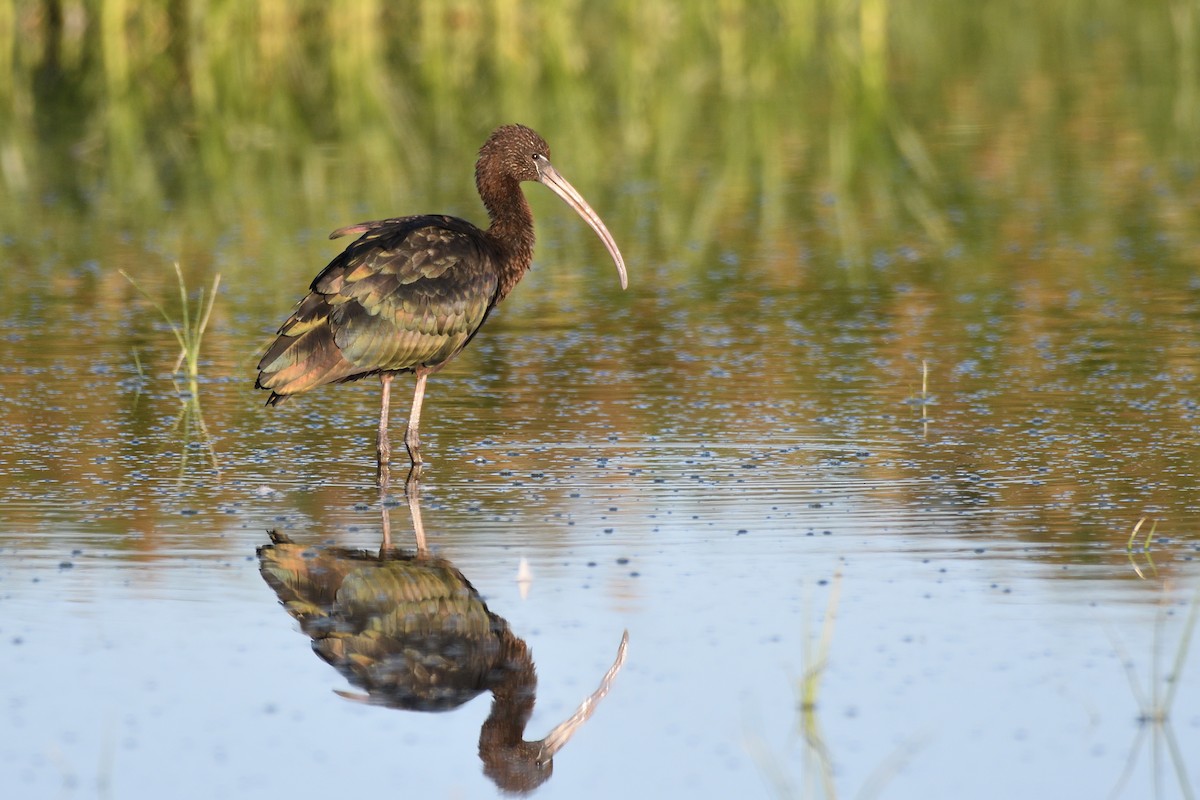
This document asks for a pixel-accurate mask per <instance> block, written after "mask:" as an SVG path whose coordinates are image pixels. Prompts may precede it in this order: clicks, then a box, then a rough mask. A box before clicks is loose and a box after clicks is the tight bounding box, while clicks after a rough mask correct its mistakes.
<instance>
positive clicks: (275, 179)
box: [0, 0, 1200, 304]
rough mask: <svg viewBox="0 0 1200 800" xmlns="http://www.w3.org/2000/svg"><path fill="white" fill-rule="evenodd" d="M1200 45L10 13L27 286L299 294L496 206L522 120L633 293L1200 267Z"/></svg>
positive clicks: (958, 34)
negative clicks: (329, 269) (803, 279)
mask: <svg viewBox="0 0 1200 800" xmlns="http://www.w3.org/2000/svg"><path fill="white" fill-rule="evenodd" d="M1198 34H1200V11H1198V6H1197V3H1196V2H1195V1H1194V0H1154V1H1152V2H1144V3H1136V4H1134V3H1129V2H1126V1H1125V0H1090V1H1085V0H1075V1H1073V2H1057V3H1056V2H1051V3H1046V2H1038V1H1037V0H1004V1H1003V2H992V3H984V4H977V3H963V2H961V0H774V1H773V2H770V1H768V2H748V0H707V1H706V2H695V3H677V2H669V0H621V1H620V2H613V3H586V2H583V0H562V1H561V2H555V3H540V2H529V1H528V0H490V1H488V2H467V0H419V1H417V2H408V3H386V2H383V0H259V1H258V2H254V3H240V2H232V0H164V2H135V0H0V53H3V57H2V58H0V185H2V186H3V195H4V197H3V199H0V236H2V237H3V252H5V259H6V261H7V262H8V267H7V269H6V272H7V273H8V277H6V278H5V279H3V280H5V281H11V280H20V278H19V277H18V276H19V275H33V276H35V277H37V278H39V279H43V280H44V279H45V278H47V277H49V278H56V279H59V280H63V279H64V278H63V274H64V273H63V270H62V268H64V267H66V268H68V270H70V269H76V268H78V266H79V265H80V264H83V263H89V262H99V263H100V265H101V267H103V268H104V269H103V272H104V274H106V275H107V274H108V273H109V272H112V273H115V267H116V266H125V267H126V268H130V269H133V270H136V268H137V266H136V265H137V264H138V263H139V262H142V261H149V267H150V268H153V269H154V270H156V271H162V272H165V270H164V268H163V265H164V264H167V263H169V262H170V261H171V260H174V259H176V258H178V259H180V260H181V261H182V262H183V263H184V264H185V267H187V268H189V269H191V270H198V271H202V272H205V273H208V272H212V271H216V270H217V269H219V270H220V271H222V272H223V273H225V274H226V275H227V276H228V277H229V278H230V279H231V280H232V281H233V282H245V281H250V280H253V281H254V282H255V283H256V284H261V282H263V281H265V282H266V285H267V286H269V287H271V288H273V289H274V291H275V293H278V294H280V295H282V294H290V293H292V292H294V291H295V287H296V286H297V285H298V284H297V281H299V280H301V277H300V276H303V279H304V280H306V279H307V278H308V277H309V276H310V275H311V274H312V273H313V272H315V270H316V269H317V268H319V266H320V265H321V264H322V263H324V259H325V258H327V257H328V256H329V255H330V254H331V252H332V251H331V250H330V248H328V247H327V246H321V247H319V248H318V247H317V246H316V245H314V244H311V243H310V242H309V241H308V237H309V236H310V235H312V234H316V235H322V234H323V233H324V232H325V231H327V230H329V229H331V228H333V227H336V226H338V225H342V224H345V223H347V222H352V221H355V220H358V219H360V218H377V217H380V216H386V215H392V214H397V213H415V212H421V211H448V212H452V213H458V214H462V215H464V216H468V217H470V218H472V219H475V220H477V221H481V217H482V211H481V209H479V206H478V202H477V200H476V199H475V197H474V192H473V186H472V185H471V180H470V176H471V164H472V160H473V157H474V153H475V150H476V148H477V147H478V146H479V144H480V143H481V142H482V140H483V138H484V136H485V135H486V134H487V132H488V131H489V130H490V129H491V128H493V127H494V126H495V125H497V124H499V123H502V122H508V121H522V122H525V123H527V124H530V125H532V126H534V127H535V128H537V129H539V130H540V131H541V132H542V133H543V134H545V135H546V137H547V138H548V139H549V141H550V142H551V143H552V144H553V145H554V146H555V148H556V156H557V160H558V162H559V165H560V167H562V168H563V170H564V173H565V174H567V175H568V176H569V177H570V178H571V180H572V181H573V182H575V184H576V185H577V186H579V187H580V188H581V189H582V190H583V191H584V194H585V195H586V196H587V197H588V198H589V199H590V200H591V201H592V203H593V205H594V206H595V207H596V208H597V209H598V210H600V211H601V213H602V214H603V215H604V216H605V218H606V220H607V221H608V222H609V225H610V227H611V228H612V229H613V230H614V231H615V232H617V237H618V239H619V240H620V242H621V244H622V247H623V248H625V249H626V251H627V255H628V256H629V257H630V260H631V262H632V263H633V264H635V265H648V266H646V267H644V268H643V269H642V270H641V273H640V275H637V276H636V277H635V280H637V279H641V278H643V276H644V277H653V276H654V275H655V274H656V271H660V272H662V273H670V274H671V275H673V276H678V277H679V278H681V279H688V278H689V277H694V278H701V279H703V277H704V275H705V273H706V271H707V270H708V269H709V266H710V264H711V263H712V261H713V259H714V257H717V256H726V257H736V259H737V260H738V262H739V263H740V264H742V265H743V268H745V269H747V270H749V271H750V272H751V274H754V275H760V276H763V277H764V278H766V279H769V280H773V281H776V282H780V283H783V284H786V285H791V284H794V283H796V282H797V281H798V280H800V279H799V278H798V275H799V274H800V273H801V272H804V271H813V270H815V271H820V272H822V273H824V274H828V275H830V276H833V279H836V280H841V279H846V280H851V281H862V280H867V279H869V276H870V273H871V265H872V263H878V262H880V261H884V262H886V261H887V260H889V259H893V258H895V257H896V254H897V253H910V254H911V255H913V256H915V257H918V258H926V259H928V258H932V259H939V258H941V257H943V256H944V255H945V254H947V253H949V254H952V255H954V256H955V257H956V258H959V259H960V262H959V263H960V266H959V267H958V268H956V269H955V270H954V271H953V272H954V273H955V274H956V275H958V276H960V277H959V278H956V279H962V278H961V276H963V275H970V276H976V277H978V276H980V275H982V276H983V277H984V279H989V278H995V279H1002V278H1003V277H1004V276H1005V274H1006V272H1007V271H1008V270H1009V269H1010V267H1011V264H1010V263H1009V262H1010V261H1011V259H1012V256H1011V253H1012V252H1027V251H1028V250H1030V249H1032V248H1037V247H1042V248H1044V247H1051V248H1054V247H1065V248H1068V249H1070V248H1074V247H1079V246H1084V247H1089V248H1095V249H1099V250H1100V251H1101V252H1115V251H1116V250H1118V249H1120V248H1126V249H1127V250H1128V249H1129V248H1133V249H1135V250H1136V249H1138V248H1141V251H1143V252H1146V251H1153V252H1156V253H1161V252H1165V253H1166V254H1167V255H1168V256H1169V259H1168V260H1169V261H1170V262H1171V263H1173V264H1181V265H1183V266H1186V267H1189V268H1191V267H1194V266H1196V264H1197V261H1200V247H1198V246H1197V243H1196V234H1195V231H1196V230H1197V229H1198V228H1200V224H1198V223H1200V215H1198V213H1197V208H1198V207H1200V202H1198V201H1200V178H1198V177H1197V155H1198V154H1200V153H1198V149H1200V146H1198V144H1197V143H1198V142H1200V96H1198V91H1200V90H1198V87H1197V81H1198V80H1200V54H1198V50H1197V48H1198V38H1200V37H1198ZM533 199H534V203H535V205H538V204H540V203H541V202H542V200H541V199H540V198H538V197H534V198H533ZM540 218H541V220H542V225H543V226H551V228H550V229H551V230H554V231H555V232H556V233H557V226H558V225H559V224H560V221H561V218H559V217H555V216H554V215H552V214H541V215H540ZM562 225H563V230H562V235H563V236H567V237H570V239H571V244H572V246H573V247H577V246H578V243H579V242H580V241H582V240H584V239H586V238H587V237H588V235H589V234H588V232H587V231H586V230H583V229H580V226H578V225H574V224H573V223H570V222H564V223H562ZM545 229H546V228H545V227H543V230H545ZM554 238H555V237H551V240H553V239H554ZM47 242H54V243H55V246H54V247H53V248H47V247H46V243H47ZM554 254H555V251H554V250H553V244H551V247H550V249H549V250H546V249H543V250H542V251H541V255H542V257H543V258H544V257H546V256H547V255H549V256H550V257H553V255H554ZM109 267H112V269H111V270H110V269H109ZM14 268H18V269H16V271H15V273H14ZM647 270H649V272H647ZM193 280H197V281H198V280H200V279H199V278H193ZM275 281H278V282H279V283H278V285H275V284H274V282H275ZM40 282H42V280H39V283H40ZM270 302H271V303H272V304H274V303H276V302H277V300H276V299H275V298H274V297H272V298H271V299H270Z"/></svg>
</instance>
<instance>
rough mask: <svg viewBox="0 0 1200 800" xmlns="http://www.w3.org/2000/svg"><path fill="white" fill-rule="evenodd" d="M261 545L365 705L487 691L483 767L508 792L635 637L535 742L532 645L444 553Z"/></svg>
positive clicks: (281, 539)
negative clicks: (529, 728)
mask: <svg viewBox="0 0 1200 800" xmlns="http://www.w3.org/2000/svg"><path fill="white" fill-rule="evenodd" d="M271 541H272V544H270V545H268V546H265V547H261V548H259V551H258V558H259V567H260V570H261V572H262V576H263V579H264V580H266V582H267V583H268V584H269V585H270V586H271V588H272V589H274V590H275V593H276V594H277V595H278V596H279V599H280V601H281V602H282V603H283V605H284V607H285V608H286V609H287V611H288V613H289V614H291V615H292V616H293V617H295V618H296V619H297V620H299V622H300V627H301V629H302V630H303V631H304V633H306V634H307V635H308V636H309V637H310V638H311V639H312V648H313V650H314V651H315V652H316V653H317V655H319V656H320V657H321V658H322V659H324V660H325V661H327V662H328V663H329V664H330V665H332V666H333V667H335V668H336V669H337V670H338V671H339V672H341V673H342V674H343V675H344V676H345V677H346V679H347V680H349V681H350V683H351V684H353V685H354V686H356V687H358V688H359V689H362V690H363V691H364V692H365V694H357V693H351V692H339V694H341V695H342V696H343V697H347V698H349V699H351V700H356V701H360V702H365V703H372V704H376V705H382V706H388V707H391V708H400V709H407V710H414V711H446V710H449V709H452V708H457V707H458V706H460V705H462V704H463V703H466V702H467V701H468V700H470V699H472V698H474V697H476V696H477V695H479V694H480V693H481V692H483V691H484V690H488V691H490V692H491V693H492V696H493V700H492V710H491V713H490V714H489V715H488V718H487V720H486V721H485V722H484V724H483V729H482V730H481V731H480V734H479V756H480V758H481V759H482V760H483V763H484V771H485V773H486V774H487V775H488V777H489V778H491V779H492V780H493V781H494V782H495V783H496V784H497V785H498V786H500V787H501V788H502V789H505V790H507V791H520V792H524V791H529V790H531V789H533V788H535V787H537V786H539V785H540V784H541V783H542V782H544V781H545V780H546V779H547V778H549V777H550V774H551V772H552V771H553V762H552V759H553V758H554V754H555V753H557V752H558V751H559V750H560V749H561V748H562V747H563V745H565V744H566V743H567V740H568V739H570V738H571V736H572V735H573V734H574V733H575V731H576V730H578V729H579V727H580V726H581V725H582V724H583V723H584V722H585V721H586V720H587V719H588V717H590V716H591V714H592V712H593V711H594V710H595V707H596V703H598V702H599V701H600V699H601V698H603V697H604V695H605V694H607V693H608V690H609V687H610V685H611V684H612V681H613V678H615V677H616V674H617V671H618V670H619V669H620V668H621V664H622V663H624V660H625V648H626V642H627V640H628V634H626V635H625V636H624V637H622V639H621V646H620V649H619V650H618V652H617V659H616V661H615V662H614V663H613V665H612V667H611V668H610V669H609V671H608V673H607V674H606V675H605V676H604V678H603V680H602V681H601V683H600V687H599V688H598V689H597V690H596V691H595V693H594V694H592V695H591V696H590V697H588V698H587V699H586V700H584V701H583V703H582V704H581V705H580V706H579V708H578V709H577V710H576V711H575V713H574V714H573V715H572V716H571V717H570V718H569V719H567V720H566V721H564V722H563V723H561V724H559V725H557V726H556V727H555V728H554V729H553V730H552V731H550V733H549V734H547V735H546V737H545V738H543V739H541V740H539V741H533V742H528V741H525V739H524V731H525V725H526V723H528V722H529V717H530V715H531V714H532V713H533V704H534V701H535V696H534V695H535V692H536V689H537V674H536V671H535V669H534V665H533V659H532V658H531V656H530V653H529V648H528V646H527V645H526V644H525V642H523V641H522V640H521V639H519V638H518V637H517V636H516V635H515V634H514V633H513V632H512V630H511V629H510V628H509V626H508V623H507V622H506V621H505V620H503V619H502V618H500V617H499V616H497V615H496V614H493V613H492V612H491V611H489V610H488V607H487V605H486V604H485V603H484V602H483V599H482V598H481V597H480V596H479V593H478V592H476V591H475V589H474V588H473V587H472V586H471V584H470V583H469V582H468V581H467V579H466V578H465V577H464V576H463V574H462V573H461V572H459V571H458V570H457V569H455V568H454V566H453V565H452V564H451V563H450V562H449V561H446V560H445V559H442V558H434V557H431V556H426V555H420V554H418V555H412V554H406V553H404V552H402V551H400V550H388V549H383V550H381V551H379V552H378V553H369V552H366V551H361V550H347V549H343V548H336V547H327V546H314V547H305V546H302V545H298V544H293V543H292V542H291V541H290V540H289V539H288V538H287V537H286V536H283V535H281V534H278V533H272V534H271Z"/></svg>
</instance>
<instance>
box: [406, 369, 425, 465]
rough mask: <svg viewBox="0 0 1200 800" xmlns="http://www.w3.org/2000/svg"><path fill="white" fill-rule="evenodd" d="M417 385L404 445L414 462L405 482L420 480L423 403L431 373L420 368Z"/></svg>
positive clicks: (417, 372) (422, 463)
mask: <svg viewBox="0 0 1200 800" xmlns="http://www.w3.org/2000/svg"><path fill="white" fill-rule="evenodd" d="M416 374H417V385H416V388H415V389H414V390H413V402H412V411H411V412H410V413H409V415H408V429H407V430H406V431H405V432H404V446H405V447H407V448H408V458H409V460H410V461H411V462H412V469H410V470H409V471H408V480H407V481H405V484H406V485H407V484H409V483H412V482H413V481H417V480H420V478H421V467H422V466H424V462H423V461H421V435H420V432H419V428H420V427H421V403H422V401H423V400H424V399H425V378H426V377H427V376H428V375H429V373H428V372H427V371H425V370H423V369H418V370H417V371H416Z"/></svg>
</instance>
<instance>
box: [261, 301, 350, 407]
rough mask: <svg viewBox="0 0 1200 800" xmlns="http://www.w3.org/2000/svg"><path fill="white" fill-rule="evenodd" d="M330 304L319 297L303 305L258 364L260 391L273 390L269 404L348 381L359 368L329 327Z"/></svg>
mask: <svg viewBox="0 0 1200 800" xmlns="http://www.w3.org/2000/svg"><path fill="white" fill-rule="evenodd" d="M329 310H330V309H329V304H328V303H327V302H326V301H325V299H324V298H323V297H321V296H320V295H318V294H315V293H314V294H310V295H308V296H307V297H305V298H304V300H302V301H301V302H300V305H299V306H298V307H297V308H296V311H295V313H294V314H292V316H291V317H289V318H288V321H287V322H285V323H283V327H281V328H280V329H279V336H278V337H276V339H275V341H274V342H272V343H271V345H270V347H268V348H267V351H266V353H264V354H263V357H262V359H261V360H259V362H258V380H256V381H255V383H254V385H255V387H256V388H259V389H270V390H271V396H270V397H269V398H267V405H269V406H276V405H279V404H280V403H282V402H284V401H285V400H287V398H288V397H289V396H291V395H293V394H299V393H300V392H306V391H308V390H309V389H315V388H316V387H318V386H324V385H325V384H327V383H336V382H338V381H344V380H349V379H351V378H353V377H355V376H356V372H358V370H356V368H355V367H354V365H353V364H351V363H350V362H348V361H347V360H346V359H345V358H344V357H343V356H342V353H341V351H340V350H339V349H338V346H337V343H336V342H335V341H334V338H333V331H332V329H331V328H330V326H329Z"/></svg>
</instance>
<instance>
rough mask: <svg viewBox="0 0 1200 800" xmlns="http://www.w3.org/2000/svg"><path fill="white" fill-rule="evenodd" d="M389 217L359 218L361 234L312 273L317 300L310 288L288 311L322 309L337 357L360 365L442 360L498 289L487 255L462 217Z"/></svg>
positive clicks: (301, 315)
mask: <svg viewBox="0 0 1200 800" xmlns="http://www.w3.org/2000/svg"><path fill="white" fill-rule="evenodd" d="M387 222H388V223H390V224H386V225H380V226H375V227H366V226H365V224H364V226H362V228H360V229H365V231H366V232H365V233H364V234H363V236H361V237H360V238H359V239H358V240H356V241H355V242H353V243H352V244H351V245H350V246H349V247H347V248H346V250H345V251H344V252H343V253H342V254H341V255H340V256H338V257H337V258H336V259H334V260H333V262H332V263H330V265H329V266H328V267H326V268H325V270H324V271H323V272H322V273H321V274H320V275H318V276H317V278H316V280H314V281H313V284H312V293H313V295H316V296H318V297H319V300H318V299H317V298H314V297H312V295H310V298H312V302H302V303H301V305H300V307H299V308H297V310H296V314H295V315H293V316H294V318H295V320H296V323H297V324H298V325H301V326H303V325H307V324H311V323H312V322H315V321H316V320H308V319H306V317H311V316H314V315H315V316H318V317H325V318H326V320H327V323H328V325H329V327H330V330H331V332H332V333H333V337H334V341H335V343H336V344H337V347H338V350H340V351H341V354H342V357H343V358H344V359H345V360H346V361H348V362H350V363H351V364H353V365H354V366H355V367H356V368H357V369H358V370H359V371H361V372H370V371H375V370H399V369H411V368H414V367H417V366H421V365H435V364H439V363H441V362H443V361H445V360H446V359H448V358H450V357H451V356H453V355H454V354H455V353H457V352H458V351H459V350H461V349H462V348H463V346H465V345H466V343H467V342H468V341H469V340H470V338H471V336H473V335H474V333H475V331H476V330H478V328H479V326H480V325H481V324H483V321H484V319H485V318H486V316H487V313H488V310H489V309H490V308H491V306H492V304H493V301H494V299H495V295H496V286H497V277H496V273H495V270H494V268H493V265H492V263H491V260H490V255H489V254H488V253H487V251H486V250H484V249H483V248H482V247H481V245H480V242H479V241H478V236H479V233H478V231H474V234H472V231H473V230H474V229H472V228H469V227H468V224H467V223H464V222H462V221H461V220H456V219H453V218H451V217H416V218H405V219H401V220H394V221H393V220H388V221H387ZM354 227H357V226H354ZM354 227H352V228H351V230H354ZM305 306H310V309H306V308H305ZM306 310H309V311H310V313H309V314H306V313H305V312H306Z"/></svg>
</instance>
